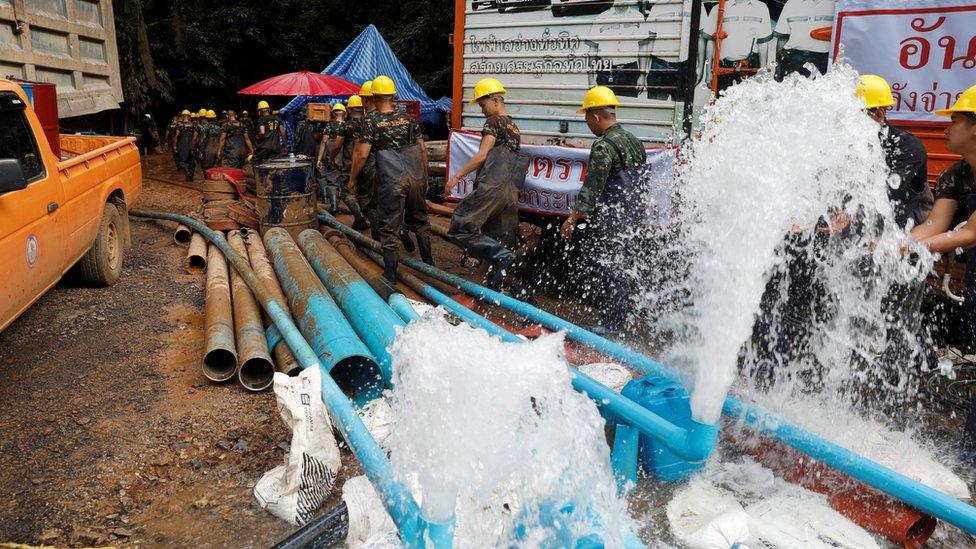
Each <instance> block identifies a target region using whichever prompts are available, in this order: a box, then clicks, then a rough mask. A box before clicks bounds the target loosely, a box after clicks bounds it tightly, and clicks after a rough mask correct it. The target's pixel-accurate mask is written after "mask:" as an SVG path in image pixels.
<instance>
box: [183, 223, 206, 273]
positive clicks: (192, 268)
mask: <svg viewBox="0 0 976 549" xmlns="http://www.w3.org/2000/svg"><path fill="white" fill-rule="evenodd" d="M183 268H184V269H186V272H188V273H190V274H200V273H202V272H204V271H206V270H207V239H206V238H203V235H201V234H199V233H194V234H193V236H192V237H191V238H190V247H189V248H187V249H186V257H184V258H183Z"/></svg>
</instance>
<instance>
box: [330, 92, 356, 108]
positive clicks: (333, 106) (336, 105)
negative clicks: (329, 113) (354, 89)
mask: <svg viewBox="0 0 976 549" xmlns="http://www.w3.org/2000/svg"><path fill="white" fill-rule="evenodd" d="M353 97H355V96H353ZM332 110H334V111H342V112H346V106H345V105H343V104H342V103H336V104H335V105H332Z"/></svg>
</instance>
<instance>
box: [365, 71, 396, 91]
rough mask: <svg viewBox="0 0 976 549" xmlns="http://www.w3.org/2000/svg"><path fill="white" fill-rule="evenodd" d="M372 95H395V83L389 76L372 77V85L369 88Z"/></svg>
mask: <svg viewBox="0 0 976 549" xmlns="http://www.w3.org/2000/svg"><path fill="white" fill-rule="evenodd" d="M370 91H371V92H372V93H373V95H396V85H394V84H393V79H392V78H390V77H389V76H384V75H382V74H381V75H379V76H377V77H376V78H374V79H373V87H372V88H371V89H370Z"/></svg>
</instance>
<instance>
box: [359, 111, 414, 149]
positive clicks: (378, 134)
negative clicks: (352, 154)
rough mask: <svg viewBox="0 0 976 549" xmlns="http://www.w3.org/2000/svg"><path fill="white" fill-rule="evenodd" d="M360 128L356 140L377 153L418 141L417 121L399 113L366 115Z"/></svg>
mask: <svg viewBox="0 0 976 549" xmlns="http://www.w3.org/2000/svg"><path fill="white" fill-rule="evenodd" d="M361 126H362V128H361V132H360V134H359V136H358V139H359V140H360V141H362V142H363V143H369V144H371V145H372V146H373V149H375V150H378V151H382V150H386V149H397V148H400V147H405V146H407V145H413V144H414V143H416V142H417V140H418V139H420V126H418V125H417V121H416V120H414V119H413V118H410V117H409V116H407V115H406V114H403V113H402V112H400V111H394V112H383V113H381V112H375V113H371V114H367V115H366V116H365V117H364V118H363V123H362V125H361Z"/></svg>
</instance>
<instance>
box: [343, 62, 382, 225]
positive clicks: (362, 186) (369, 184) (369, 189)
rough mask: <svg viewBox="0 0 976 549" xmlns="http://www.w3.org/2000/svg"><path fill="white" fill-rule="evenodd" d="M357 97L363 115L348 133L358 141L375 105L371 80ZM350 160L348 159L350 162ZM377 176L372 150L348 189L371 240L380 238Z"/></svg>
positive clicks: (361, 88) (353, 123) (360, 90)
mask: <svg viewBox="0 0 976 549" xmlns="http://www.w3.org/2000/svg"><path fill="white" fill-rule="evenodd" d="M359 97H360V98H361V100H362V102H363V115H362V116H361V117H359V118H358V119H356V118H355V117H353V120H351V121H350V127H349V130H350V134H351V136H352V138H353V140H354V141H355V142H356V143H358V142H360V141H362V133H363V125H364V124H365V123H366V120H367V119H368V118H370V117H372V116H373V114H374V113H375V110H376V107H375V105H374V104H373V82H372V81H369V80H368V81H366V82H363V85H362V87H360V88H359ZM351 162H352V161H351V160H350V163H351ZM350 179H352V165H351V164H350ZM378 179H379V176H378V174H377V172H376V155H375V151H372V150H371V152H370V153H369V155H367V157H366V159H365V160H364V162H363V168H362V174H361V175H360V176H359V177H358V181H357V184H356V186H355V187H353V186H350V190H352V189H355V190H354V191H353V195H354V196H355V197H356V202H358V203H359V209H360V210H361V211H362V212H363V216H364V217H365V218H366V220H367V221H369V230H370V233H371V234H372V237H373V240H380V239H381V237H380V222H379V211H378V200H377V196H376V187H377V185H378Z"/></svg>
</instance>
